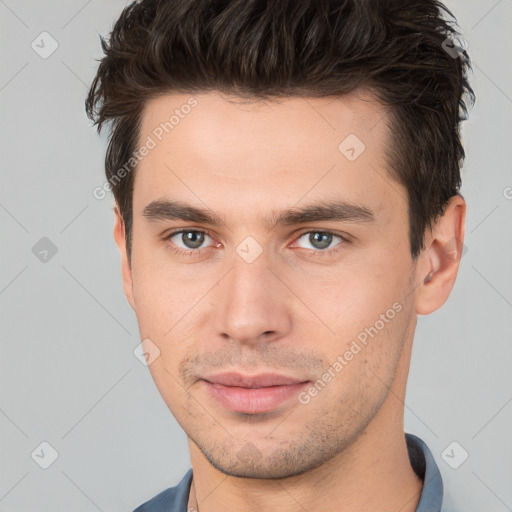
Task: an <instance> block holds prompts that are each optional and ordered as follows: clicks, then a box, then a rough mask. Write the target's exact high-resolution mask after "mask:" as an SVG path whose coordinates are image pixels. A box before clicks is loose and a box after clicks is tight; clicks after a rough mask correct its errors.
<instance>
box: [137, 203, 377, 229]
mask: <svg viewBox="0 0 512 512" xmlns="http://www.w3.org/2000/svg"><path fill="white" fill-rule="evenodd" d="M142 215H143V216H144V217H145V218H146V219H148V220H149V221H150V222H158V221H162V220H182V221H187V222H196V223H199V224H209V225H211V226H214V227H217V226H218V227H226V223H225V222H224V221H223V220H222V218H221V217H219V216H218V215H216V214H215V213H213V212H212V211H211V210H209V209H207V208H198V207H196V206H192V205H189V204H186V203H184V202H182V201H178V200H167V199H158V200H155V201H152V202H151V203H149V204H148V205H147V206H146V207H145V208H144V210H143V212H142ZM263 221H264V224H265V225H266V226H268V227H269V228H274V227H276V226H291V225H295V224H304V223H307V222H318V221H347V222H374V221H375V215H374V213H373V212H372V210H370V209H369V208H367V207H365V206H361V205H357V204H353V203H347V202H345V201H323V202H321V203H318V202H317V203H311V204H307V205H305V206H302V207H299V208H296V207H292V208H290V209H288V210H283V211H282V212H277V213H276V212H272V214H271V215H270V217H267V218H265V219H263Z"/></svg>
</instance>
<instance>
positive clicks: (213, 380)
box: [202, 373, 310, 414]
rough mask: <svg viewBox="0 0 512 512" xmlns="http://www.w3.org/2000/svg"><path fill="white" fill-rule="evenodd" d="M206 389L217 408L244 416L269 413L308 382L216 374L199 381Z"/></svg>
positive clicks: (269, 375)
mask: <svg viewBox="0 0 512 512" xmlns="http://www.w3.org/2000/svg"><path fill="white" fill-rule="evenodd" d="M202 381H203V382H204V384H205V386H206V389H207V391H208V393H209V394H210V396H212V397H213V398H214V399H215V400H216V401H217V402H218V403H219V404H220V405H221V406H223V407H224V408H227V409H230V410H232V411H235V412H241V413H245V414H261V413H267V412H271V411H273V410H275V409H277V408H278V407H280V406H282V405H285V404H286V402H290V400H291V399H292V398H293V397H295V396H296V395H297V394H298V393H299V392H300V391H301V390H302V389H304V388H305V387H306V386H307V385H308V384H310V381H304V380H301V379H297V378H293V377H288V376H285V375H279V374H275V373H264V374H263V373H262V374H258V375H242V374H239V373H220V374H215V375H209V376H206V377H203V379H202Z"/></svg>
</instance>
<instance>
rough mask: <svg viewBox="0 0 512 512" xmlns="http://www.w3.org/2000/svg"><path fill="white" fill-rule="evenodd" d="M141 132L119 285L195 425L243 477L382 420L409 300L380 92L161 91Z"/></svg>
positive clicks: (402, 217) (162, 379)
mask: <svg viewBox="0 0 512 512" xmlns="http://www.w3.org/2000/svg"><path fill="white" fill-rule="evenodd" d="M190 98H194V99H193V100H191V99H190ZM194 102H196V103H194ZM185 105H189V106H190V107H184V106H185ZM173 113H175V114H176V115H175V119H174V120H173V121H171V122H172V123H173V124H172V127H170V125H162V123H165V122H166V121H169V118H170V116H171V115H173ZM162 126H166V128H167V131H168V133H167V132H166V130H165V129H164V128H163V127H162ZM347 137H348V138H347ZM160 139H161V140H160ZM150 140H151V141H153V142H150ZM139 141H140V145H143V144H147V147H150V146H151V147H150V149H149V150H148V151H147V155H146V156H145V157H144V158H143V159H142V160H141V162H140V163H139V165H138V168H137V171H136V176H135V182H134V194H133V246H132V260H131V269H128V267H127V266H125V291H126V294H127V297H128V300H129V301H130V303H131V305H132V307H133V308H134V310H135V312H136V315H137V320H138V324H139V329H140V336H141V339H146V340H148V339H149V340H151V341H150V342H148V341H146V342H144V343H146V344H148V343H149V345H148V347H150V349H149V350H148V351H149V352H151V351H153V353H156V354H159V355H158V357H156V358H155V359H154V361H152V362H151V364H150V365H149V370H150V372H151V375H152V377H153V379H154V381H155V383H156V385H157V387H158V389H159V391H160V393H161V395H162V397H163V399H164V400H165V402H166V404H167V405H168V407H169V409H170V410H171V411H172V413H173V415H174V416H175V418H176V419H177V421H178V422H179V424H180V425H181V426H182V428H183V429H184V430H185V432H186V434H187V436H188V438H189V440H190V442H191V443H192V445H193V446H195V447H196V448H197V449H198V450H200V453H202V455H203V456H204V457H205V458H206V459H207V460H208V461H209V462H210V463H211V464H212V465H213V466H214V467H216V468H217V469H219V470H221V471H223V472H224V473H226V474H230V475H234V476H243V477H254V478H279V477H285V476H291V475H295V474H300V473H303V472H305V471H307V470H310V469H312V468H315V467H318V466H319V465H321V464H322V463H324V462H326V461H327V460H329V459H331V458H332V457H334V456H335V455H337V454H340V453H342V452H343V451H344V450H345V449H346V448H347V447H348V446H350V445H351V443H353V442H354V441H355V440H356V439H357V438H358V436H359V435H360V434H361V433H362V432H364V431H365V429H366V428H367V427H368V425H369V424H371V423H372V422H373V421H376V418H377V416H378V413H379V411H380V410H381V409H382V407H383V404H384V403H385V402H386V400H387V398H388V395H389V386H391V385H392V384H393V380H394V378H395V374H396V371H397V368H398V366H399V364H400V361H401V357H403V352H402V349H403V348H404V345H405V344H407V343H409V342H410V341H411V339H412V331H413V329H412V328H411V327H412V326H413V325H414V322H415V318H416V312H415V311H414V305H413V302H414V293H413V292H414V287H415V284H414V270H415V263H414V261H413V260H412V259H411V254H410V247H409V239H408V207H407V201H406V193H405V190H404V189H403V188H402V187H401V186H400V185H399V184H398V183H397V182H396V181H394V180H393V179H392V178H391V177H390V175H389V174H388V173H387V171H386V163H385V151H386V147H387V145H388V144H389V133H388V130H387V127H386V117H385V114H384V111H383V110H382V108H381V106H380V105H379V103H377V102H376V101H374V100H373V99H372V98H371V97H370V96H363V95H361V94H358V95H352V96H346V97H342V98H339V97H338V98H328V99H326V98H323V99H318V98H307V99H301V98H287V99H285V100H279V102H275V103H266V104H264V103H259V104H257V103H249V102H242V101H241V100H236V99H235V98H229V99H228V98H226V97H222V96H221V95H219V94H218V93H206V94H196V95H194V96H191V95H187V94H169V95H166V96H163V97H161V98H158V99H153V100H151V101H150V102H149V103H147V105H146V107H145V110H144V116H143V123H142V127H141V133H140V139H139ZM363 144H364V146H363ZM178 202H179V205H177V203H178ZM329 205H330V206H332V208H330V209H329V208H327V206H329ZM177 206H180V207H181V208H178V207H177ZM186 207H191V208H195V209H199V210H202V212H197V211H195V212H194V211H193V210H190V209H187V208H186ZM315 207H316V208H315ZM322 208H323V209H322ZM200 213H202V214H201V215H199V214H200ZM119 240H121V237H120V238H119ZM120 246H121V243H120Z"/></svg>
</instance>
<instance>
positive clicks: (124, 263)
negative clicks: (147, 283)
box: [114, 205, 135, 310]
mask: <svg viewBox="0 0 512 512" xmlns="http://www.w3.org/2000/svg"><path fill="white" fill-rule="evenodd" d="M114 212H115V223H114V240H115V242H116V245H117V247H118V249H119V253H120V255H121V275H122V278H123V289H124V294H125V296H126V300H127V301H128V304H130V306H131V308H132V309H133V310H135V301H134V299H133V279H132V270H131V267H130V262H129V261H128V255H127V251H126V236H125V225H124V220H123V217H122V216H121V213H120V212H119V208H118V206H117V205H116V206H115V207H114Z"/></svg>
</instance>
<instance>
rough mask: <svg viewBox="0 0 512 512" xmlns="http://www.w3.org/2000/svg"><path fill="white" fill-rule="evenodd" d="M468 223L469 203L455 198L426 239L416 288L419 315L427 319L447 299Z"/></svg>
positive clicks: (460, 255) (461, 198)
mask: <svg viewBox="0 0 512 512" xmlns="http://www.w3.org/2000/svg"><path fill="white" fill-rule="evenodd" d="M465 222H466V202H465V201H464V199H463V197H462V196H461V195H459V194H458V195H455V196H453V197H452V198H451V199H450V200H449V202H448V204H447V205H446V208H445V211H444V213H443V215H442V216H441V217H440V218H439V219H438V220H437V222H436V224H435V226H434V227H433V229H432V230H429V231H428V232H427V233H426V235H425V249H424V250H423V251H422V253H421V254H420V256H419V257H418V258H419V261H418V265H417V275H418V276H419V277H420V279H421V281H420V284H419V286H417V288H416V300H415V305H416V313H417V314H418V315H428V314H430V313H432V312H433V311H435V310H436V309H439V308H440V307H441V306H442V305H443V304H444V303H445V302H446V300H447V299H448V297H449V295H450V292H451V291H452V288H453V285H454V283H455V278H456V277H457V272H458V270H459V264H460V259H461V257H462V249H463V247H464V232H465V229H464V228H465Z"/></svg>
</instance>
